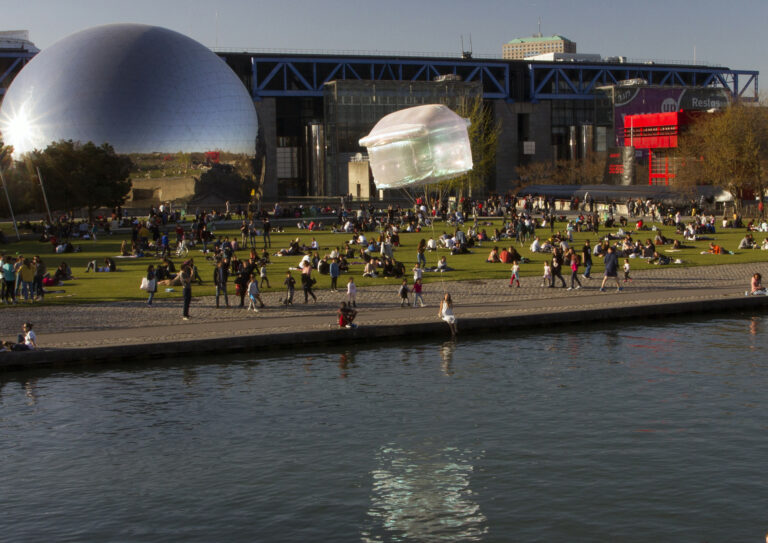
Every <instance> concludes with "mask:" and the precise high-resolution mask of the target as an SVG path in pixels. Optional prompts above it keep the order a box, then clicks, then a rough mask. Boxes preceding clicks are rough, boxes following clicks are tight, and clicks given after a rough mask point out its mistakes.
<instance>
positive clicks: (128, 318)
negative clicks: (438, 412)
mask: <svg viewBox="0 0 768 543" xmlns="http://www.w3.org/2000/svg"><path fill="white" fill-rule="evenodd" d="M755 272H759V273H761V274H763V275H766V274H768V262H766V263H758V264H723V265H717V266H699V267H693V268H683V267H677V266H674V265H669V266H661V267H658V268H656V269H650V270H637V271H634V270H633V273H632V275H633V277H634V281H633V282H632V283H629V284H627V285H626V288H625V289H624V291H623V292H621V293H617V292H615V288H608V289H607V292H605V293H601V292H599V290H598V288H599V286H600V281H601V277H598V276H594V278H593V279H591V280H585V279H582V284H583V285H584V288H582V289H579V290H572V291H567V290H565V289H562V288H555V289H550V288H543V287H541V286H540V282H541V280H540V278H538V277H525V278H523V280H522V285H523V286H522V287H521V288H509V287H508V286H507V283H508V281H507V280H485V279H478V280H470V281H461V282H454V281H448V280H446V281H440V282H435V283H429V284H427V285H426V286H425V300H426V302H427V304H428V307H426V308H416V309H413V308H407V309H403V308H400V307H399V299H398V295H397V285H382V286H373V287H366V288H364V289H359V291H358V312H359V313H358V318H357V321H356V322H357V323H358V324H359V325H360V326H361V327H377V326H386V325H401V326H402V325H404V324H405V325H408V326H413V327H417V328H418V327H419V326H423V325H425V324H427V323H434V322H435V321H437V320H438V318H437V310H438V302H439V300H440V299H441V298H442V294H443V292H444V291H446V292H450V293H451V296H452V297H453V299H454V304H455V311H456V314H457V317H458V319H459V321H460V322H461V320H462V319H494V318H498V317H509V316H522V315H538V316H541V315H544V314H553V315H554V314H558V313H563V312H577V311H583V310H589V309H605V310H610V309H612V308H622V307H623V308H626V307H629V306H633V305H634V306H641V305H643V306H647V305H653V304H657V305H663V304H680V303H684V302H694V301H710V302H711V307H712V310H713V311H716V310H717V307H718V304H717V301H718V300H719V299H723V298H732V297H736V296H741V297H743V296H744V291H745V289H746V288H747V287H748V285H749V280H750V277H751V275H752V274H753V273H755ZM766 276H767V277H768V275H766ZM567 279H568V278H567V277H566V280H567ZM340 282H341V283H343V282H344V281H340ZM193 293H194V288H193ZM317 295H318V302H317V303H316V304H313V303H310V304H307V305H305V304H303V303H302V302H303V294H302V292H301V290H297V291H296V298H295V302H296V304H295V305H294V306H292V307H288V308H285V307H284V306H282V305H280V303H279V300H280V298H281V297H282V296H283V293H282V292H270V293H266V294H264V295H263V297H264V301H265V303H266V304H267V306H268V307H267V308H266V309H263V310H261V311H260V312H259V313H257V314H255V313H252V312H246V311H245V310H244V309H240V308H234V307H233V308H222V309H216V308H215V307H214V305H215V303H214V299H213V297H210V296H209V297H198V298H194V299H193V303H192V309H191V315H192V319H191V320H189V321H182V320H181V299H180V298H166V299H164V298H163V297H162V295H160V296H159V297H158V298H156V301H155V304H154V305H153V307H147V306H146V304H145V303H144V298H143V297H142V298H141V299H137V300H135V301H123V302H105V303H98V304H73V305H61V306H59V305H56V306H50V305H24V304H21V305H19V306H16V307H13V308H11V307H7V308H4V310H3V311H0V323H1V324H2V327H3V328H2V329H3V330H4V331H5V333H4V334H3V339H7V340H11V341H15V337H16V334H17V333H18V332H17V331H20V330H21V323H22V322H25V321H31V322H33V323H34V325H35V331H36V332H37V335H38V338H39V344H40V346H41V347H44V348H74V349H78V348H89V347H109V346H115V347H119V346H121V345H137V344H145V345H146V344H157V343H163V342H175V341H184V340H201V339H208V338H216V339H221V338H227V337H232V338H235V337H238V336H254V335H260V336H264V335H267V336H268V335H270V334H285V333H296V334H300V333H302V332H307V331H319V330H327V329H329V327H332V326H333V325H334V323H335V314H336V309H337V308H338V305H339V302H340V301H343V300H345V294H344V293H342V292H337V293H334V292H330V291H327V290H325V291H317ZM233 299H234V296H232V297H231V298H230V301H232V300H233ZM446 330H447V328H446Z"/></svg>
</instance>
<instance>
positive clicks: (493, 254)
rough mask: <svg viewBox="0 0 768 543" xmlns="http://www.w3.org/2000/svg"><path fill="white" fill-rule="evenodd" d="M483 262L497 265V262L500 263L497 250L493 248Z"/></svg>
mask: <svg viewBox="0 0 768 543" xmlns="http://www.w3.org/2000/svg"><path fill="white" fill-rule="evenodd" d="M485 261H486V262H487V263H489V264H498V263H499V262H501V258H500V257H499V248H498V247H494V248H493V249H491V252H490V254H489V255H488V258H486V259H485Z"/></svg>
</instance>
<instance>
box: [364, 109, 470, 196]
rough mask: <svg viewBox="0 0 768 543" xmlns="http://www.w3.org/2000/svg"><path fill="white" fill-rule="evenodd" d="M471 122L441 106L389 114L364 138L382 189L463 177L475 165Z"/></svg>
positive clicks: (378, 184)
mask: <svg viewBox="0 0 768 543" xmlns="http://www.w3.org/2000/svg"><path fill="white" fill-rule="evenodd" d="M469 124H470V123H469V120H468V119H464V118H462V117H460V116H459V115H457V114H456V113H454V112H453V111H451V110H450V109H449V108H448V107H446V106H443V105H439V104H430V105H425V106H417V107H411V108H407V109H401V110H400V111H395V112H394V113H390V114H389V115H387V116H385V117H383V118H382V119H381V120H380V121H379V122H378V123H376V126H374V127H373V130H371V133H370V134H368V135H367V136H365V137H364V138H362V139H361V140H360V145H362V146H363V147H367V148H368V156H369V159H370V163H371V169H372V170H373V179H374V182H375V183H376V188H379V189H394V188H403V187H405V188H408V187H413V186H419V185H426V184H429V183H436V182H438V181H444V180H446V179H451V178H452V177H457V176H459V175H461V174H463V173H466V172H468V171H470V170H471V169H472V150H471V149H470V146H469V135H468V134H467V127H468V126H469Z"/></svg>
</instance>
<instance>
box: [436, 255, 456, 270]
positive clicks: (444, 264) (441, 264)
mask: <svg viewBox="0 0 768 543" xmlns="http://www.w3.org/2000/svg"><path fill="white" fill-rule="evenodd" d="M435 271H438V272H447V271H453V268H451V267H449V266H448V261H447V260H446V259H445V257H442V258H440V260H439V261H438V262H437V267H436V268H435Z"/></svg>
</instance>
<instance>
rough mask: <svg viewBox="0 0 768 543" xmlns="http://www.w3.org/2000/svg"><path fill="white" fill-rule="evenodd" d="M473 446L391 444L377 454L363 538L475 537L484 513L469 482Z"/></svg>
mask: <svg viewBox="0 0 768 543" xmlns="http://www.w3.org/2000/svg"><path fill="white" fill-rule="evenodd" d="M473 460H474V457H473V455H472V452H471V451H469V450H466V449H459V448H456V447H439V448H438V447H435V446H434V445H432V444H428V443H426V444H423V445H422V446H421V447H419V448H418V449H415V450H406V449H403V448H400V447H397V446H395V445H393V444H389V445H385V446H383V447H382V448H381V449H380V450H379V452H378V453H377V454H376V465H377V468H376V469H374V470H373V472H371V477H372V479H373V487H372V489H371V504H370V508H369V509H368V517H369V521H368V523H367V526H366V528H365V529H364V530H363V532H362V533H361V534H360V535H361V537H362V540H363V541H366V542H375V541H409V540H412V541H478V540H480V539H481V537H482V536H483V535H484V534H486V533H487V532H488V525H487V519H486V517H485V515H484V514H483V512H482V511H480V506H479V505H478V504H477V503H476V502H475V499H474V495H473V492H472V490H471V488H470V482H471V481H470V477H471V475H472V472H473V470H474V466H473Z"/></svg>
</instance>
